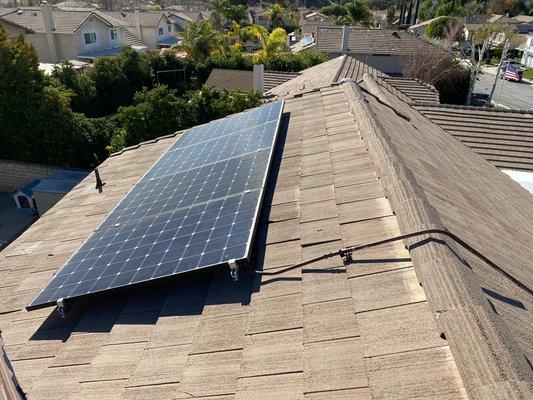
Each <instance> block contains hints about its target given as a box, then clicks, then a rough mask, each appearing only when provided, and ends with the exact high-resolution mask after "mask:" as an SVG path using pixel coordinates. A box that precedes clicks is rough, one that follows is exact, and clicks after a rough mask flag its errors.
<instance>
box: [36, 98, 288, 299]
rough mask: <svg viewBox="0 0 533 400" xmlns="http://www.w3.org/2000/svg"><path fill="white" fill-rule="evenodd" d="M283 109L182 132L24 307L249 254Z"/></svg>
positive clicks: (276, 105)
mask: <svg viewBox="0 0 533 400" xmlns="http://www.w3.org/2000/svg"><path fill="white" fill-rule="evenodd" d="M282 109H283V103H282V102H278V103H273V104H269V105H266V106H263V107H260V108H256V109H254V110H250V111H247V112H245V113H242V114H238V115H236V116H233V117H228V118H225V119H222V120H218V121H215V122H213V123H210V124H207V125H203V126H200V127H196V128H192V129H190V130H188V131H186V132H184V133H183V134H182V136H181V137H180V138H179V139H178V140H177V141H176V142H175V143H174V144H173V145H172V146H171V148H170V149H169V150H168V151H167V152H166V153H165V154H164V155H163V156H162V157H161V158H160V159H159V160H158V161H157V162H156V163H155V164H154V166H153V167H152V168H151V169H150V170H149V171H148V172H147V173H146V174H145V175H144V176H143V177H142V178H141V179H140V180H139V182H138V183H137V184H136V185H135V187H134V188H132V190H131V191H130V192H129V193H128V194H127V195H126V196H125V197H124V198H123V200H122V201H121V202H120V203H119V204H118V205H117V207H116V208H115V209H114V210H113V212H112V213H111V214H110V215H109V216H108V217H107V218H106V220H105V221H104V222H103V223H102V225H101V226H100V227H99V228H98V229H97V230H96V231H95V232H94V234H93V235H92V236H91V237H90V238H89V239H88V240H87V241H86V242H85V243H84V244H83V246H82V247H81V248H80V250H79V251H78V252H77V253H76V254H75V255H74V256H73V257H72V258H71V259H70V260H69V261H68V262H67V264H65V266H64V267H63V268H62V269H61V270H60V271H59V272H58V273H57V274H56V275H55V276H54V277H53V278H52V280H51V281H50V282H49V283H48V284H47V285H46V286H45V287H44V289H43V290H42V291H41V293H39V295H38V296H37V297H36V298H35V299H34V300H33V301H32V302H31V303H30V304H29V305H28V306H27V308H29V309H31V308H37V307H40V306H45V305H49V304H53V303H55V302H56V301H57V300H58V299H61V298H66V299H68V298H75V297H78V296H83V295H87V294H91V293H95V292H99V291H104V290H109V289H113V288H119V287H123V286H128V285H132V284H136V283H140V282H146V281H150V280H153V279H158V278H162V277H166V276H171V275H175V274H179V273H183V272H187V271H190V270H194V269H198V268H205V267H208V266H213V265H219V264H221V263H225V262H228V261H229V260H232V259H237V260H238V259H245V258H247V257H248V255H249V254H248V253H249V249H250V245H251V243H250V241H251V238H252V234H253V231H254V229H255V222H256V219H257V215H258V212H259V206H260V204H261V199H262V195H263V189H264V183H265V181H266V176H267V174H268V168H269V165H270V161H271V158H272V153H273V146H274V144H275V138H276V134H277V128H278V124H279V119H280V116H281V111H282Z"/></svg>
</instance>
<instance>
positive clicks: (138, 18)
mask: <svg viewBox="0 0 533 400" xmlns="http://www.w3.org/2000/svg"><path fill="white" fill-rule="evenodd" d="M105 14H106V15H109V16H111V17H113V18H114V19H116V20H117V21H119V22H120V24H121V25H122V26H124V27H125V28H126V29H127V30H128V31H129V32H130V33H131V34H133V35H134V36H135V37H136V38H137V39H139V40H140V41H141V42H142V43H143V44H144V45H145V46H147V47H148V49H149V50H157V49H161V48H165V47H170V46H173V45H176V44H178V43H179V39H178V38H177V37H176V36H174V35H173V31H174V29H173V24H172V20H171V19H170V18H169V17H168V16H167V15H166V13H165V12H163V11H143V12H141V11H140V10H138V9H136V10H134V11H133V12H127V11H120V12H114V11H106V12H105Z"/></svg>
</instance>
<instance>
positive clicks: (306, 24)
mask: <svg viewBox="0 0 533 400" xmlns="http://www.w3.org/2000/svg"><path fill="white" fill-rule="evenodd" d="M298 25H299V27H300V31H301V35H302V37H306V36H307V37H311V38H313V39H314V38H315V37H316V31H317V28H318V27H335V26H337V25H336V24H335V21H333V20H332V19H331V18H328V19H325V20H323V21H320V20H318V21H315V20H314V19H307V18H300V19H299V22H298Z"/></svg>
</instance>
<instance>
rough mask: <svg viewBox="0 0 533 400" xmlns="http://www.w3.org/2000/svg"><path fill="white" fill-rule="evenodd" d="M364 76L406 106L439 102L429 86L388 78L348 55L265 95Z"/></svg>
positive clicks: (282, 93) (302, 73)
mask: <svg viewBox="0 0 533 400" xmlns="http://www.w3.org/2000/svg"><path fill="white" fill-rule="evenodd" d="M364 74H370V75H372V76H373V77H374V78H375V79H377V80H378V82H379V83H380V84H381V85H383V86H385V87H386V88H387V90H388V91H390V92H392V93H394V94H395V95H396V96H398V97H399V98H401V99H402V100H403V101H406V102H408V103H416V102H435V103H438V102H439V93H438V91H437V90H436V89H435V87H433V86H432V85H430V84H428V83H426V82H422V81H420V80H417V79H412V78H395V77H389V76H387V75H386V74H385V73H383V72H381V71H378V70H377V69H375V68H372V67H371V66H369V65H368V64H365V63H363V62H361V61H359V60H356V59H355V58H353V57H350V56H348V55H342V56H339V57H337V58H334V59H332V60H330V61H327V62H325V63H322V64H319V65H317V66H314V67H311V68H308V69H305V70H304V71H302V72H301V75H300V76H298V77H296V78H293V79H292V80H290V81H287V82H285V83H283V84H280V85H278V86H276V87H273V88H272V89H270V90H269V91H268V93H267V94H270V95H274V96H277V97H279V98H284V97H285V96H287V95H294V94H295V93H298V92H302V91H308V90H312V89H314V88H319V87H322V86H325V85H329V84H332V83H335V82H339V81H341V80H342V79H351V80H354V81H359V80H361V79H362V78H363V75H364Z"/></svg>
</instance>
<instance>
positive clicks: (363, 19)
mask: <svg viewBox="0 0 533 400" xmlns="http://www.w3.org/2000/svg"><path fill="white" fill-rule="evenodd" d="M346 11H347V16H348V17H349V18H350V21H351V22H352V23H356V22H359V23H360V24H361V25H363V26H367V27H369V26H373V25H374V17H373V15H372V12H371V11H370V8H369V7H368V4H367V3H365V2H364V1H363V0H352V1H351V2H350V3H347V4H346Z"/></svg>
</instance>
